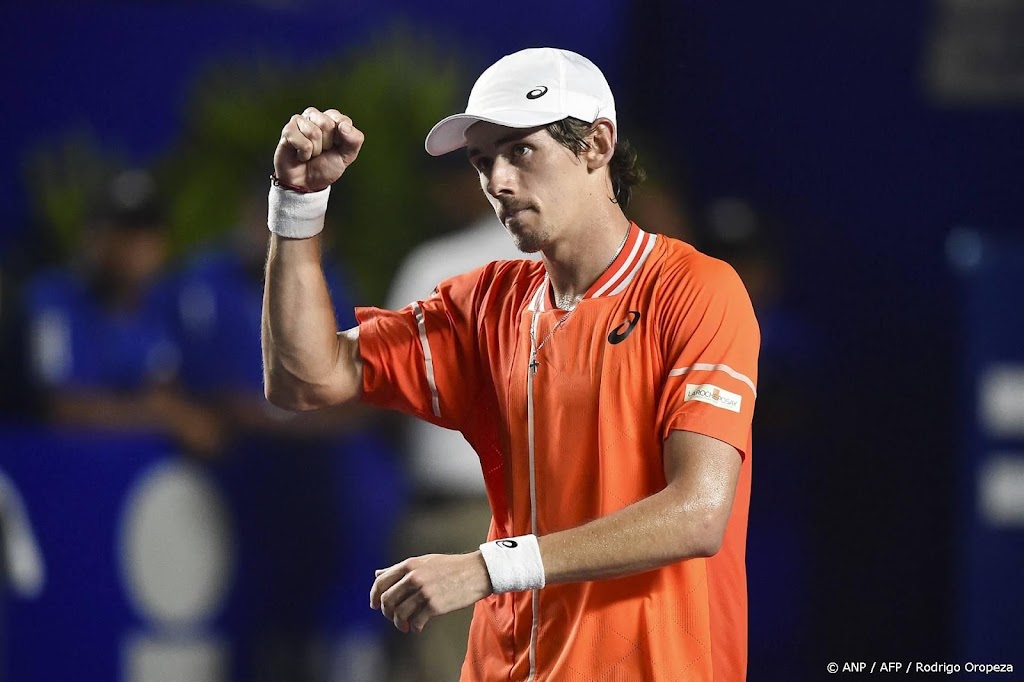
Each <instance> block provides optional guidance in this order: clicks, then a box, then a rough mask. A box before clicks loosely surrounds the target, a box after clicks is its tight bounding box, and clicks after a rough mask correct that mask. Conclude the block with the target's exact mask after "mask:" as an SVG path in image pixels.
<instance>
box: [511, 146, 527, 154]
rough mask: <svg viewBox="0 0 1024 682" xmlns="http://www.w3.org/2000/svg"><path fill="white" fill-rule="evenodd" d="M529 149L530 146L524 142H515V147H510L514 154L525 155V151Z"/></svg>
mask: <svg viewBox="0 0 1024 682" xmlns="http://www.w3.org/2000/svg"><path fill="white" fill-rule="evenodd" d="M529 151H530V148H529V147H527V146H526V145H525V144H517V145H516V146H515V147H512V153H513V154H515V155H516V156H526V153H527V152H529Z"/></svg>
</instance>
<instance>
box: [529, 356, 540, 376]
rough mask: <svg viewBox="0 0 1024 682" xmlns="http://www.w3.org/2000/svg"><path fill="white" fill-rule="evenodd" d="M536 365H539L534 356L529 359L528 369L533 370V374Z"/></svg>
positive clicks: (535, 370) (535, 371)
mask: <svg viewBox="0 0 1024 682" xmlns="http://www.w3.org/2000/svg"><path fill="white" fill-rule="evenodd" d="M538 367H540V363H539V362H537V358H534V359H533V360H531V361H530V369H531V370H533V373H534V374H536V373H537V368H538Z"/></svg>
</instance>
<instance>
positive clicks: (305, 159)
mask: <svg viewBox="0 0 1024 682" xmlns="http://www.w3.org/2000/svg"><path fill="white" fill-rule="evenodd" d="M362 144H363V134H362V132H360V131H359V130H358V129H357V128H356V127H355V126H353V125H352V120H351V119H350V118H348V117H347V116H345V115H344V114H341V113H340V112H338V111H337V110H336V109H328V110H327V111H324V112H321V111H319V110H317V109H315V108H313V107H310V108H308V109H306V110H305V111H304V112H303V113H302V115H295V116H292V117H291V120H289V121H288V124H287V125H285V127H284V129H283V130H282V131H281V139H280V141H279V142H278V145H277V150H276V151H275V153H274V172H275V175H276V177H277V179H278V181H279V182H280V183H281V186H275V187H273V188H271V197H270V216H269V221H270V228H271V231H272V232H271V236H270V251H269V255H268V257H267V272H266V283H265V284H264V291H263V331H262V341H263V381H264V388H265V391H266V395H267V399H268V400H270V402H272V403H274V404H275V405H277V406H278V407H283V408H286V409H290V410H312V409H317V408H321V407H327V406H330V405H338V404H341V403H344V402H348V401H350V400H354V399H356V398H358V397H359V396H360V395H361V390H362V389H361V387H362V366H361V364H360V360H359V330H358V328H355V329H350V330H348V331H344V332H339V331H338V327H337V322H336V320H335V318H334V309H333V307H332V305H331V300H330V295H329V294H328V290H327V282H326V280H325V279H324V273H323V269H322V267H321V264H320V258H321V239H320V235H319V229H320V228H322V227H323V213H324V212H325V211H326V208H327V197H328V196H329V193H330V186H331V185H332V184H333V183H334V182H335V181H336V180H337V179H338V178H340V177H341V175H342V173H344V172H345V170H346V169H347V168H348V167H349V166H350V165H351V164H352V163H353V162H354V161H355V159H356V157H357V156H358V154H359V150H360V148H361V147H362ZM289 186H290V187H291V188H293V189H287V187H289ZM294 188H297V189H294ZM303 190H304V191H305V193H304V192H303ZM311 233H312V234H311ZM284 235H289V236H284Z"/></svg>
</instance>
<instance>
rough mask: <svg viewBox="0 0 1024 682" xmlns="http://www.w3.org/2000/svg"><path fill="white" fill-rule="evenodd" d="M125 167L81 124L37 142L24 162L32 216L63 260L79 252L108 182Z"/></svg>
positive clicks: (115, 155)
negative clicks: (113, 174) (75, 128)
mask: <svg viewBox="0 0 1024 682" xmlns="http://www.w3.org/2000/svg"><path fill="white" fill-rule="evenodd" d="M121 165H123V163H122V161H121V159H120V156H119V155H118V154H117V153H115V152H112V151H111V150H108V149H104V148H103V147H102V145H100V143H99V141H98V140H97V138H96V136H95V135H94V134H93V133H92V132H90V131H89V130H88V129H86V128H84V127H82V128H79V129H77V130H72V131H71V132H70V133H68V134H67V135H65V136H63V137H58V138H57V139H56V140H48V141H47V142H46V143H44V144H40V145H37V146H36V147H35V148H34V149H33V150H32V151H31V152H30V153H29V157H28V159H27V162H26V164H25V185H26V187H27V188H28V193H29V201H30V206H31V210H32V215H33V216H34V217H35V222H37V223H38V224H39V225H40V227H41V228H42V229H43V230H44V231H45V232H44V235H45V238H46V241H47V242H49V246H50V247H51V248H52V249H55V250H56V253H57V254H59V255H60V256H61V259H62V260H65V261H66V260H67V259H69V258H71V257H72V256H73V255H74V254H75V253H77V252H78V251H79V250H80V247H81V239H82V230H83V227H84V225H85V224H86V222H87V221H88V220H89V218H90V217H91V216H92V214H93V212H94V211H95V210H96V208H97V201H98V200H99V197H100V196H102V194H103V190H104V188H105V184H106V182H107V181H108V180H109V178H110V177H111V174H112V172H113V170H114V169H116V168H118V167H119V166H121Z"/></svg>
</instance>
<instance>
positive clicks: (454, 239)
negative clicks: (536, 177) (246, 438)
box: [341, 157, 536, 682]
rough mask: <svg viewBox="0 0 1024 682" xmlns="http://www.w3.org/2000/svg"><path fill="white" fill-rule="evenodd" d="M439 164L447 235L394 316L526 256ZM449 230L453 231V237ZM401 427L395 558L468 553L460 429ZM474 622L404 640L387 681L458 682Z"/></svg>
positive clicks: (412, 278)
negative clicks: (475, 272) (403, 484)
mask: <svg viewBox="0 0 1024 682" xmlns="http://www.w3.org/2000/svg"><path fill="white" fill-rule="evenodd" d="M439 165H440V166H441V169H440V170H439V171H438V172H437V173H434V174H432V175H431V192H430V195H431V199H432V203H433V205H434V207H435V211H434V213H435V215H436V221H437V222H438V223H439V224H440V225H442V226H443V227H444V228H447V230H448V233H447V234H443V235H442V236H439V237H436V238H434V239H431V240H429V241H426V242H424V243H422V244H420V245H419V246H418V247H416V248H415V249H413V250H412V251H411V252H410V253H409V255H408V256H406V258H405V260H404V261H403V262H402V264H401V266H400V267H399V269H398V271H397V272H396V273H395V277H394V280H393V281H392V284H391V290H390V292H389V293H388V300H387V307H388V308H391V309H392V310H400V309H402V308H404V307H405V306H406V305H408V304H409V303H411V302H413V301H417V300H422V299H423V298H425V297H427V296H428V295H429V294H430V292H431V291H432V290H433V288H434V287H435V286H437V283H438V282H441V281H443V280H445V279H448V278H449V277H453V276H455V275H458V274H461V273H463V272H466V271H468V270H472V269H473V268H476V267H479V266H482V265H485V264H486V263H488V262H490V261H494V260H516V259H519V258H523V255H524V254H523V253H522V252H520V251H519V250H518V249H516V248H515V244H513V243H512V241H511V240H510V239H509V238H508V234H507V233H506V232H505V230H504V227H503V226H502V225H501V223H500V222H498V220H497V218H496V217H495V216H494V212H493V211H490V210H486V209H485V208H484V207H483V206H482V205H481V201H480V185H479V183H478V182H477V181H476V179H475V178H474V177H473V175H472V174H471V173H467V172H466V167H465V161H463V160H461V159H457V158H452V157H448V158H446V159H444V160H443V161H441V163H440V164H439ZM452 227H458V229H455V230H454V231H452V230H451V228H452ZM529 257H533V258H536V256H535V255H531V256H529ZM341 324H342V326H344V323H341ZM401 425H402V431H403V433H402V444H403V450H404V456H405V457H404V459H405V462H406V465H407V469H408V472H409V476H410V483H411V485H412V498H411V502H410V504H409V506H408V508H407V509H406V512H405V514H404V516H403V520H402V524H401V528H400V530H399V534H398V536H397V541H396V544H395V553H396V554H397V556H399V557H401V558H404V557H407V556H418V555H420V554H426V553H428V552H444V553H447V554H457V553H462V552H467V551H472V550H473V549H475V548H476V547H477V546H478V545H479V544H480V543H481V542H483V541H484V540H485V539H486V537H487V527H488V525H489V524H490V521H491V509H490V506H489V504H488V502H487V491H486V488H485V487H484V479H483V477H482V476H481V474H480V460H479V459H478V458H477V455H476V452H475V451H474V450H473V448H472V446H471V445H470V444H469V443H468V442H467V441H466V439H465V437H464V436H463V435H462V434H461V433H459V432H458V431H452V430H449V429H443V428H441V427H439V426H435V425H433V424H430V423H428V422H425V421H423V420H422V419H414V418H412V417H408V416H404V415H403V416H402V418H401ZM472 616H473V614H472V612H471V611H469V610H463V611H458V612H456V613H453V614H451V616H450V617H448V618H445V619H441V620H439V621H438V623H437V624H436V625H435V626H434V627H431V628H430V629H428V630H425V631H424V632H423V635H422V637H419V638H417V639H416V640H415V641H413V642H403V643H402V645H401V647H400V648H399V649H398V652H397V656H396V658H395V659H394V661H395V663H394V670H393V673H392V677H393V679H399V680H409V681H410V682H412V681H414V680H419V681H421V682H432V681H433V680H455V679H458V677H459V671H460V670H461V668H462V661H463V660H464V659H465V657H466V639H467V636H468V634H469V624H470V621H471V620H472Z"/></svg>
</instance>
